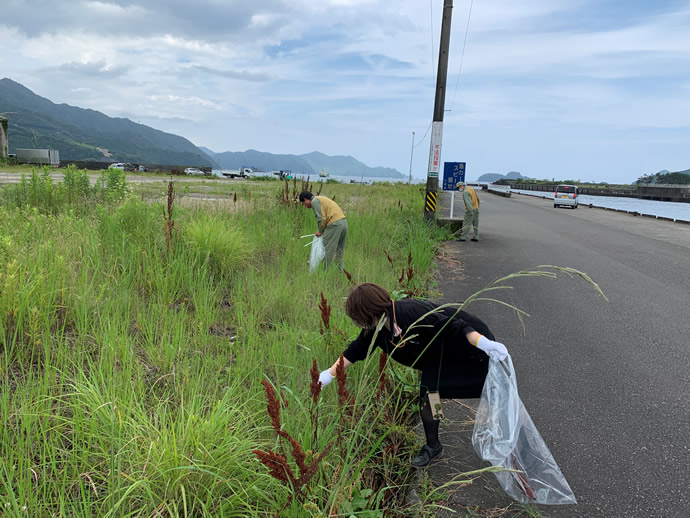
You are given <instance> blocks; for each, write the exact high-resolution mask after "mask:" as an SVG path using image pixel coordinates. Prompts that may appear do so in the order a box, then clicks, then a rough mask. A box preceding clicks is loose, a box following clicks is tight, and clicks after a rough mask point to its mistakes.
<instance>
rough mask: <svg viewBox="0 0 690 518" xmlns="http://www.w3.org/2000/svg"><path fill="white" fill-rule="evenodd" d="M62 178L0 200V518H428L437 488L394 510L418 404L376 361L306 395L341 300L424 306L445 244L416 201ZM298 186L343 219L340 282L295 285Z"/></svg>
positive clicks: (337, 323) (306, 219) (346, 328)
mask: <svg viewBox="0 0 690 518" xmlns="http://www.w3.org/2000/svg"><path fill="white" fill-rule="evenodd" d="M62 172H63V173H64V174H65V178H64V180H63V181H62V182H60V183H57V182H53V181H52V180H51V179H50V176H49V175H48V171H47V170H33V172H32V173H31V174H30V175H28V176H27V177H25V178H24V179H23V180H22V181H21V182H20V183H18V184H14V185H8V186H5V187H4V188H3V190H2V191H1V192H0V255H2V260H1V261H0V331H1V332H0V419H1V420H2V423H3V427H2V428H0V451H2V456H1V458H0V506H2V512H3V513H5V514H4V515H7V516H99V517H100V516H242V517H247V516H290V517H292V516H314V517H316V516H324V517H325V516H352V515H355V516H362V517H377V516H383V515H384V513H383V511H384V509H385V510H386V511H387V512H386V515H387V516H422V515H424V514H425V513H427V515H433V511H432V509H433V508H434V506H436V505H438V504H437V503H436V502H437V500H438V494H437V493H434V492H433V491H431V492H430V493H429V494H430V495H431V496H430V497H429V499H427V500H424V499H423V500H422V501H421V502H418V503H415V504H414V508H412V507H409V506H406V504H405V499H404V497H405V493H406V490H407V485H408V484H409V481H410V479H411V476H412V473H411V471H410V468H409V459H410V456H411V455H412V454H413V452H416V450H417V449H418V447H419V444H418V438H417V436H416V435H415V433H414V432H413V429H412V428H413V427H412V425H413V424H414V420H415V416H416V413H415V412H414V410H415V404H416V402H415V395H416V388H414V389H406V387H408V386H407V385H405V384H402V383H398V382H397V380H392V379H390V378H389V377H388V376H387V370H386V369H385V365H386V360H387V359H386V357H385V356H382V355H380V354H379V353H378V351H377V352H375V353H374V354H372V355H371V356H370V358H369V359H368V360H367V361H366V362H364V365H361V366H359V367H358V368H356V369H350V370H349V371H348V373H347V377H346V376H345V374H344V373H340V375H339V376H338V381H337V383H336V382H334V383H333V384H331V385H330V386H328V387H326V388H325V389H324V390H323V391H321V390H320V388H319V385H318V383H317V380H318V372H319V371H320V370H321V369H323V368H325V367H327V366H329V365H331V364H332V362H333V361H334V359H335V358H337V357H338V355H339V354H340V352H341V350H342V349H343V348H344V345H345V343H346V341H347V340H348V339H349V338H353V337H354V336H356V334H357V332H358V330H357V329H356V328H355V327H354V325H352V324H351V322H350V321H349V319H347V317H346V316H345V313H344V309H343V299H344V297H345V296H346V295H347V293H348V290H349V288H350V287H351V286H352V285H353V284H356V283H360V282H364V281H369V282H376V283H379V284H381V285H383V286H385V287H387V288H388V289H390V290H391V291H393V292H394V293H395V295H396V296H397V297H405V296H431V295H434V293H435V291H434V290H435V287H434V268H433V261H434V256H435V253H436V251H437V247H438V245H439V243H440V242H441V241H442V240H444V239H448V238H449V237H450V236H449V235H448V234H447V233H446V231H444V230H443V229H439V228H437V227H429V226H427V225H426V224H425V223H424V221H423V217H422V203H423V192H422V191H420V187H419V186H407V185H402V184H396V185H391V184H374V185H367V186H363V185H361V184H360V185H342V184H335V183H327V184H318V185H311V186H308V185H306V184H303V183H302V182H298V181H293V182H290V183H285V182H267V181H256V182H252V181H249V182H243V183H241V184H232V183H230V182H227V183H225V184H224V185H223V184H221V183H220V182H212V183H213V189H214V199H213V200H208V199H203V198H204V196H205V194H204V196H201V197H200V196H195V194H196V192H197V191H196V188H197V187H199V186H204V185H208V184H207V183H206V181H205V180H204V181H200V182H199V184H196V183H195V184H191V185H188V184H185V186H184V187H183V186H181V184H178V183H174V182H172V181H171V182H167V181H161V182H159V183H155V184H147V185H141V186H137V185H130V184H128V183H127V182H126V177H125V176H124V173H123V172H122V171H119V170H114V171H105V172H103V173H102V175H101V176H100V177H99V178H98V181H97V182H96V183H95V184H93V183H91V182H89V179H88V176H87V175H86V172H85V171H79V170H76V169H75V168H67V169H65V170H63V171H62ZM305 187H310V188H311V189H312V190H313V192H315V193H316V192H319V190H321V192H322V194H324V195H327V196H329V197H331V198H334V199H335V200H336V201H337V202H338V203H339V204H340V205H341V207H343V209H344V210H345V211H346V214H347V216H348V222H349V226H350V232H349V235H348V248H347V251H346V255H345V264H346V269H347V272H345V273H343V272H340V271H338V270H337V269H331V270H323V269H321V270H318V271H317V272H316V273H314V274H312V275H310V274H309V273H308V265H307V259H308V255H309V248H308V247H306V248H305V244H307V243H308V242H309V240H310V239H309V238H305V239H300V236H303V235H306V234H313V232H314V230H315V228H314V227H315V222H314V217H313V213H312V212H311V211H308V210H306V209H304V208H303V207H302V206H301V205H299V203H297V195H298V194H299V191H300V190H302V189H303V188H305ZM201 191H202V192H204V191H203V189H201ZM396 373H397V374H398V375H399V376H402V379H403V380H406V381H408V382H410V383H411V386H415V383H414V379H415V378H414V374H413V373H412V372H411V371H406V370H404V369H402V368H396ZM409 390H412V392H410V391H409Z"/></svg>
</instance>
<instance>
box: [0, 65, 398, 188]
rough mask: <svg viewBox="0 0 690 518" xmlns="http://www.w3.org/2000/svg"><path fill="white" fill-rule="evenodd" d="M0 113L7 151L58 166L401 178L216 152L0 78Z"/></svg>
mask: <svg viewBox="0 0 690 518" xmlns="http://www.w3.org/2000/svg"><path fill="white" fill-rule="evenodd" d="M0 114H5V116H6V117H7V118H8V119H9V120H8V123H9V124H8V126H9V130H8V151H9V153H15V152H16V149H56V150H58V151H59V153H60V159H61V161H69V160H74V161H75V162H77V161H78V162H99V163H108V162H129V163H136V164H157V165H162V166H180V167H204V168H208V167H210V168H213V169H238V168H240V167H251V168H254V169H257V170H263V171H273V170H280V169H283V170H291V171H292V172H293V173H295V174H304V175H311V176H318V174H319V172H320V171H322V170H324V171H327V172H328V173H329V174H330V175H331V176H334V175H335V176H350V177H354V178H361V177H367V178H371V177H377V178H405V176H404V175H403V174H402V173H401V172H399V171H397V170H396V169H392V168H387V167H369V166H367V165H365V164H363V163H362V162H360V161H359V160H356V159H355V158H353V157H351V156H328V155H325V154H323V153H319V152H318V151H314V152H312V153H307V154H304V155H279V154H273V153H267V152H262V151H255V150H253V149H249V150H247V151H239V152H232V151H225V152H222V153H215V152H213V151H211V150H210V149H208V148H200V147H197V146H195V145H194V144H192V142H190V141H189V140H187V139H186V138H184V137H180V136H179V135H173V134H172V133H166V132H164V131H160V130H157V129H154V128H151V127H149V126H146V125H144V124H139V123H136V122H133V121H131V120H129V119H126V118H113V117H108V116H107V115H105V114H103V113H101V112H98V111H95V110H88V109H84V108H78V107H75V106H70V105H67V104H55V103H53V102H52V101H50V100H48V99H46V98H44V97H41V96H39V95H36V94H35V93H34V92H32V91H31V90H29V89H28V88H26V87H25V86H23V85H21V84H20V83H17V82H16V81H12V80H11V79H7V78H4V79H0Z"/></svg>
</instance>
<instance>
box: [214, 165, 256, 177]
mask: <svg viewBox="0 0 690 518" xmlns="http://www.w3.org/2000/svg"><path fill="white" fill-rule="evenodd" d="M220 174H222V175H223V176H225V177H226V178H251V177H252V176H254V170H253V169H252V168H251V167H240V168H239V169H230V170H227V169H226V170H223V171H221V172H220Z"/></svg>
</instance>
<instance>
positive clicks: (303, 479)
mask: <svg viewBox="0 0 690 518" xmlns="http://www.w3.org/2000/svg"><path fill="white" fill-rule="evenodd" d="M314 373H316V376H314ZM314 378H316V383H315V382H314ZM261 384H262V385H263V386H264V390H265V392H266V400H267V405H266V411H267V413H268V415H269V417H270V419H271V426H272V427H273V430H274V431H275V432H276V434H277V435H278V436H279V437H281V438H283V439H285V440H286V441H288V442H289V443H290V454H291V455H292V458H293V460H294V461H295V464H297V469H298V473H299V475H298V476H296V475H295V472H294V471H293V470H292V468H291V467H290V463H289V462H288V459H287V457H286V455H284V454H281V453H277V452H275V451H272V450H268V451H263V450H259V449H255V450H252V453H253V454H254V455H256V457H257V459H259V462H261V464H263V465H264V466H266V467H267V468H268V469H269V474H270V475H271V476H272V477H273V478H275V479H276V480H278V481H280V482H282V483H283V484H285V485H289V486H290V487H291V488H292V490H293V492H292V494H290V495H289V496H288V499H287V501H286V502H285V503H284V504H283V507H282V508H281V509H280V511H278V513H277V514H276V516H278V515H280V513H281V512H282V511H283V510H284V509H285V508H286V507H287V506H288V505H289V504H290V502H291V501H292V500H293V499H295V500H298V499H299V498H300V497H301V496H302V494H303V491H304V488H305V486H306V485H307V484H308V483H309V481H310V480H311V479H312V478H313V477H314V475H315V474H316V473H317V472H318V470H319V465H320V464H321V461H322V460H323V458H324V457H325V456H326V455H327V454H328V452H329V451H330V450H331V448H332V447H333V444H334V443H333V442H331V443H330V444H329V445H328V446H326V448H325V449H324V450H323V451H322V452H321V453H319V454H318V455H316V456H313V457H312V461H311V462H310V463H309V464H307V462H306V454H305V453H304V449H303V448H302V445H301V444H300V443H299V441H297V440H296V439H295V438H294V437H292V436H291V435H290V434H289V433H288V432H286V431H285V430H282V428H281V422H280V402H279V400H278V396H277V394H276V390H275V388H274V387H273V385H271V384H270V383H269V382H268V381H266V380H263V381H262V382H261ZM312 385H313V386H317V387H318V388H317V390H318V391H319V392H320V390H321V383H320V382H318V368H317V366H316V360H314V362H313V366H312ZM314 393H316V398H315V401H316V400H317V399H318V392H313V393H312V398H314Z"/></svg>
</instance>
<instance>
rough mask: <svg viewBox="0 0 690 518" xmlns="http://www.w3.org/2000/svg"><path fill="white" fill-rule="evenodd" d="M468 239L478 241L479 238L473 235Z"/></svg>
mask: <svg viewBox="0 0 690 518" xmlns="http://www.w3.org/2000/svg"><path fill="white" fill-rule="evenodd" d="M470 241H479V238H477V237H473V238H472V239H470Z"/></svg>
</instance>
